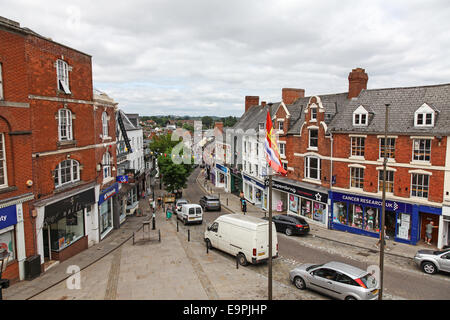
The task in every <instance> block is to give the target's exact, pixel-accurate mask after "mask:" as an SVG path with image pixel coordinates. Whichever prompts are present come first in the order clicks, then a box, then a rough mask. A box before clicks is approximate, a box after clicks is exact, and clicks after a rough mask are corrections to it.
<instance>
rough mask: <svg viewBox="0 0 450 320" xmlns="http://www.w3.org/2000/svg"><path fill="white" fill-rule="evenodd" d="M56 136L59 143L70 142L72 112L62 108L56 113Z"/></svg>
mask: <svg viewBox="0 0 450 320" xmlns="http://www.w3.org/2000/svg"><path fill="white" fill-rule="evenodd" d="M58 135H59V141H70V140H72V139H73V134H72V112H71V111H70V110H69V109H66V108H63V109H59V111H58Z"/></svg>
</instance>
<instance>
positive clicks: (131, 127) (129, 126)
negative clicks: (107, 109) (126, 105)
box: [119, 110, 141, 131]
mask: <svg viewBox="0 0 450 320" xmlns="http://www.w3.org/2000/svg"><path fill="white" fill-rule="evenodd" d="M119 112H120V115H121V116H122V121H123V125H124V127H125V130H126V131H132V130H141V128H136V127H135V126H134V125H133V123H132V122H131V121H130V119H128V116H127V115H126V114H125V112H123V111H122V110H119Z"/></svg>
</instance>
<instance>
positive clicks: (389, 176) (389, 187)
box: [378, 170, 394, 193]
mask: <svg viewBox="0 0 450 320" xmlns="http://www.w3.org/2000/svg"><path fill="white" fill-rule="evenodd" d="M378 190H379V191H383V170H379V171H378ZM386 192H391V193H393V192H394V171H388V170H386Z"/></svg>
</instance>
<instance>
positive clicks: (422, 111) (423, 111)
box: [414, 103, 435, 128]
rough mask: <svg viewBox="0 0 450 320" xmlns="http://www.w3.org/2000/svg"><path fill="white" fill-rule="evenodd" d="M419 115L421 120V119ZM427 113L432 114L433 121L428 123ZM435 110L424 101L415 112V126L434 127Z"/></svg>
mask: <svg viewBox="0 0 450 320" xmlns="http://www.w3.org/2000/svg"><path fill="white" fill-rule="evenodd" d="M419 115H420V116H422V117H421V121H419ZM427 115H431V123H427ZM434 120H435V112H434V110H433V109H432V108H431V107H430V106H429V105H427V104H426V103H424V104H423V105H422V106H421V107H420V108H419V109H417V110H416V112H415V113H414V126H415V127H426V128H427V127H434Z"/></svg>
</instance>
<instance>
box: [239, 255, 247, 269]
mask: <svg viewBox="0 0 450 320" xmlns="http://www.w3.org/2000/svg"><path fill="white" fill-rule="evenodd" d="M237 258H238V262H239V264H240V265H241V266H246V265H247V264H248V262H247V259H246V258H245V255H244V254H243V253H239V254H238V255H237Z"/></svg>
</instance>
